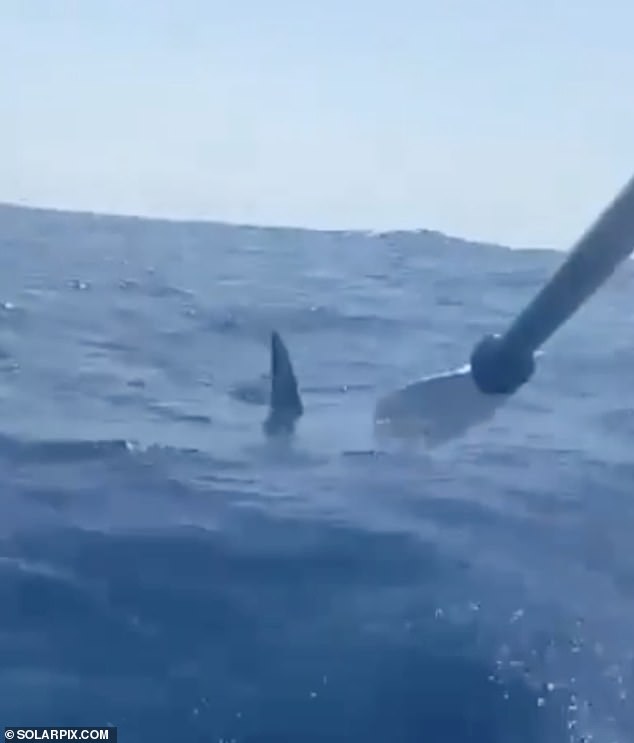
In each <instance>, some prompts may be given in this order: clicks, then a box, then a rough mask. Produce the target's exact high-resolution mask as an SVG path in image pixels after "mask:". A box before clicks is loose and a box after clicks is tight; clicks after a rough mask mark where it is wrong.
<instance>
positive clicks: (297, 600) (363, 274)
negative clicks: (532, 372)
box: [0, 208, 634, 743]
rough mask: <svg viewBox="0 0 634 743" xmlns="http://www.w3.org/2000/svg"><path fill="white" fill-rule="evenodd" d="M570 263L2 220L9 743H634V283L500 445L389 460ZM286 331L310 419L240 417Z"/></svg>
mask: <svg viewBox="0 0 634 743" xmlns="http://www.w3.org/2000/svg"><path fill="white" fill-rule="evenodd" d="M560 260H561V254H557V253H554V252H550V251H531V250H525V251H510V250H507V249H505V248H503V247H496V246H488V245H475V244H469V243H466V242H461V241H459V240H452V239H449V238H446V237H444V236H442V235H440V234H436V233H431V232H420V233H394V234H383V235H372V234H361V233H325V232H324V233H316V232H309V231H301V230H290V229H289V230H273V229H267V230H263V229H256V228H247V227H244V228H238V227H229V226H223V225H214V224H207V225H205V224H175V223H167V222H151V221H143V220H132V219H116V218H104V217H94V216H89V215H67V214H61V213H58V214H56V213H51V212H38V211H28V210H15V209H11V208H2V209H0V302H1V304H0V414H1V426H0V473H1V478H2V486H3V487H2V497H1V499H0V509H1V510H0V606H1V612H0V724H4V725H9V724H10V725H57V724H77V725H79V724H86V725H101V724H107V723H109V724H113V725H117V726H118V728H119V735H120V740H122V741H153V743H158V742H159V741H166V742H167V741H170V742H171V743H173V742H174V741H184V742H185V741H209V742H213V743H217V742H218V741H223V743H229V741H235V742H236V743H237V742H239V743H247V742H249V743H256V742H257V743H265V742H266V743H286V742H291V741H292V742H293V743H311V742H313V741H364V742H365V743H372V742H373V741H377V742H378V741H381V743H385V742H386V741H389V742H390V743H391V742H392V741H393V742H394V743H409V741H412V742H414V741H417V742H418V741H439V742H440V743H462V742H463V741H465V742H466V741H469V742H475V741H478V743H497V742H498V741H499V742H500V743H528V742H529V741H540V743H541V742H545V743H550V742H551V741H553V742H556V741H557V742H558V741H582V740H586V741H589V740H594V741H601V742H605V743H614V742H615V741H633V740H634V733H633V731H634V710H633V707H632V696H633V695H634V680H633V674H634V621H633V620H634V550H632V534H633V528H634V492H633V490H634V488H633V483H634V455H633V453H632V438H633V436H634V392H633V391H632V389H633V388H632V378H633V373H634V334H633V330H632V327H633V326H632V323H633V322H634V313H633V306H634V305H633V304H632V302H633V300H632V297H633V296H634V273H633V271H632V267H631V266H630V265H628V266H626V267H625V268H623V269H621V270H620V271H619V273H618V274H617V275H616V276H615V277H614V278H613V280H612V281H611V282H610V284H609V286H607V287H606V288H605V289H604V290H603V291H602V292H601V293H600V294H598V295H597V296H596V297H595V298H594V299H593V300H592V302H591V303H590V304H589V305H588V306H587V307H586V308H584V309H583V310H582V311H581V312H580V313H579V314H578V315H577V316H576V317H575V318H574V319H573V320H572V321H571V322H570V323H569V325H567V326H566V327H565V328H564V329H563V330H562V331H561V332H560V333H559V334H558V335H557V336H556V337H555V338H554V339H553V340H552V341H551V342H550V344H549V345H548V346H547V348H546V351H547V353H546V355H545V356H544V357H543V358H542V359H540V362H539V369H538V372H537V374H536V376H535V377H534V379H533V380H532V382H531V383H530V384H529V385H527V386H526V387H525V388H524V389H523V390H522V391H521V392H520V393H519V394H518V395H517V397H516V398H515V399H514V400H513V401H512V402H511V404H509V405H508V406H507V407H505V408H503V409H502V410H501V411H500V412H499V414H498V415H497V416H496V417H495V418H494V420H493V421H492V422H491V423H489V424H487V425H485V426H483V427H481V428H478V429H475V430H473V431H472V432H471V433H469V435H467V436H465V437H464V438H462V439H461V440H459V441H456V442H453V443H450V444H448V445H446V446H444V447H441V448H439V449H437V450H433V451H425V450H424V449H423V448H420V447H418V448H417V447H412V446H411V445H401V444H398V443H397V442H395V443H394V445H390V444H389V443H388V444H383V443H381V445H379V444H377V442H376V441H374V439H373V430H372V413H373V408H374V404H375V401H376V399H377V397H378V396H379V395H380V394H381V393H384V392H386V391H390V390H392V389H394V388H396V387H397V386H399V385H400V384H403V383H405V382H408V381H410V380H412V379H415V378H417V377H419V376H422V375H426V374H430V373H434V372H437V371H442V370H444V369H447V368H453V367H455V366H458V365H461V364H463V363H464V361H465V360H466V357H467V354H468V353H469V352H470V350H471V348H472V346H473V344H474V342H475V341H477V340H478V339H479V337H480V336H481V335H482V334H483V333H485V332H489V331H492V330H499V329H502V328H503V327H504V325H505V323H506V321H508V320H509V319H510V318H511V317H512V315H513V313H514V312H515V311H516V310H517V309H518V308H519V307H520V306H521V305H522V303H523V302H524V301H525V300H527V299H528V298H529V297H530V296H531V295H532V294H533V292H534V291H535V290H536V289H537V288H538V287H539V286H540V283H541V282H542V281H543V280H544V279H545V278H546V277H548V276H549V275H550V274H551V273H552V271H553V270H554V269H555V267H556V266H557V265H558V264H559V262H560ZM272 328H277V329H278V330H279V331H280V332H281V333H282V335H283V337H284V338H285V340H286V342H287V345H288V347H289V349H290V351H291V354H292V356H293V359H294V363H295V368H296V372H297V374H298V377H299V380H300V384H301V387H302V391H303V398H304V404H305V408H306V415H305V417H304V418H303V419H302V421H301V422H300V425H299V428H298V431H297V435H296V437H295V440H294V441H293V442H291V443H288V444H286V445H284V444H273V443H271V442H267V441H266V440H265V438H264V436H263V434H262V430H261V422H262V420H263V419H264V416H265V412H266V410H265V408H264V407H262V406H261V405H257V404H252V403H249V402H247V401H245V399H244V396H242V395H240V394H237V393H236V389H240V386H241V385H247V386H248V385H249V384H251V382H253V381H254V380H255V381H256V382H257V380H258V379H259V378H260V376H261V374H263V373H265V372H266V371H267V369H268V338H269V332H270V330H271V329H272Z"/></svg>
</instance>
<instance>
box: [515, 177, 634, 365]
mask: <svg viewBox="0 0 634 743" xmlns="http://www.w3.org/2000/svg"><path fill="white" fill-rule="evenodd" d="M633 249H634V178H632V179H631V180H630V181H629V183H628V184H627V185H626V186H625V187H624V188H623V190H622V191H621V192H620V193H619V195H618V196H617V197H616V198H615V200H614V201H613V202H612V203H611V204H610V206H608V208H607V209H606V210H605V211H604V212H603V213H602V214H601V216H600V217H599V218H598V219H597V221H596V222H595V223H594V224H593V225H592V226H591V227H590V229H589V230H588V231H587V232H586V233H585V234H584V235H583V237H582V238H581V239H580V240H579V242H578V243H577V244H576V245H575V246H574V247H573V249H572V250H571V251H570V253H569V254H568V257H567V258H566V260H565V261H564V263H563V264H562V265H561V266H560V268H559V269H558V270H557V272H556V273H555V274H554V276H553V277H552V278H551V279H550V281H549V282H548V283H547V284H546V285H545V286H544V287H543V288H542V290H541V291H540V292H539V293H538V294H537V295H536V296H535V298H534V299H533V300H532V302H531V303H530V304H529V305H528V306H527V307H526V308H525V309H524V310H523V311H522V312H521V313H520V314H519V315H518V316H517V318H516V320H515V321H514V322H513V324H512V325H511V326H510V328H509V329H508V330H507V331H506V333H505V334H504V335H503V336H502V338H501V339H500V340H501V342H502V345H504V346H506V348H508V349H511V348H514V349H518V350H520V349H521V351H522V352H523V353H525V354H526V353H530V354H532V353H534V352H535V351H536V350H537V349H538V348H539V347H540V346H542V345H543V343H544V342H545V341H546V340H548V338H550V336H551V335H552V334H553V333H554V332H555V331H556V330H557V329H558V328H559V327H561V325H563V324H564V323H565V322H566V320H568V319H569V318H570V317H571V316H572V315H573V314H574V313H575V312H576V311H577V310H578V309H579V307H580V306H581V305H582V304H583V303H584V302H585V301H586V300H588V299H589V298H590V297H591V296H592V294H594V292H595V291H596V290H597V289H598V288H599V287H600V286H601V285H602V284H603V283H604V282H605V281H606V280H607V279H608V278H609V277H610V275H611V274H612V273H613V271H614V270H615V268H616V267H617V266H618V265H619V263H621V262H622V261H624V260H625V259H626V258H627V257H628V255H629V254H630V253H631V252H632V250H633Z"/></svg>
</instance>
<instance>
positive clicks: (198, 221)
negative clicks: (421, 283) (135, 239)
mask: <svg viewBox="0 0 634 743" xmlns="http://www.w3.org/2000/svg"><path fill="white" fill-rule="evenodd" d="M3 208H4V209H15V210H24V211H33V212H49V213H53V214H60V215H68V216H77V217H93V218H97V219H115V220H116V219H118V220H135V221H140V222H164V223H167V224H171V225H187V224H190V225H197V226H205V225H208V226H212V225H215V226H224V227H233V228H236V229H254V230H278V231H296V232H316V233H322V234H346V233H348V234H350V233H353V234H355V233H356V234H359V235H365V236H375V237H378V238H380V237H383V236H388V235H394V234H398V233H401V234H411V235H415V234H421V233H426V234H430V235H436V236H438V237H440V238H444V239H446V240H451V241H452V242H461V243H467V244H470V245H476V246H480V247H494V248H503V249H507V250H522V251H526V250H528V251H540V252H541V251H547V252H550V251H552V252H557V253H560V252H565V251H562V250H561V249H557V248H553V247H544V246H513V245H507V244H505V243H499V242H494V241H491V240H485V239H480V238H469V237H463V236H460V235H455V234H450V233H447V232H444V231H442V230H439V229H431V228H428V227H409V228H408V227H392V228H386V229H376V228H372V227H309V226H306V225H297V224H283V223H268V224H265V223H260V224H257V223H250V222H237V221H231V220H227V219H219V218H212V217H176V216H167V215H161V216H158V215H151V214H139V213H138V212H109V211H99V210H95V209H88V208H86V209H81V208H75V207H67V206H45V205H41V204H29V203H20V202H18V201H4V200H0V209H3Z"/></svg>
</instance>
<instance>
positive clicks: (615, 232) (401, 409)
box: [375, 178, 634, 443]
mask: <svg viewBox="0 0 634 743" xmlns="http://www.w3.org/2000/svg"><path fill="white" fill-rule="evenodd" d="M633 249H634V178H632V180H630V181H629V183H628V184H627V185H626V186H625V188H623V190H622V191H621V192H620V193H619V194H618V196H617V197H616V198H615V199H614V201H613V202H612V203H611V204H610V205H609V206H608V208H607V209H606V210H605V211H604V212H603V213H602V214H601V215H600V217H599V218H598V219H597V220H596V222H595V223H594V224H593V225H592V227H590V229H589V230H588V231H587V232H586V233H585V234H584V235H583V237H582V238H581V239H580V240H579V241H578V243H577V244H576V245H575V246H574V247H573V249H572V250H571V251H570V253H569V254H568V256H567V257H566V259H565V261H564V262H563V264H562V265H561V266H560V268H559V269H558V270H557V272H556V273H555V274H554V276H553V277H552V278H551V279H550V280H549V281H548V282H547V283H546V284H545V286H544V287H543V288H542V289H541V291H540V292H539V293H538V294H537V295H536V296H535V297H534V299H533V300H532V301H531V302H530V303H529V304H528V305H527V306H526V307H525V308H524V310H523V311H522V312H520V313H519V315H518V316H517V317H516V319H515V321H514V322H513V323H512V324H511V326H510V327H509V328H508V330H507V331H506V332H505V333H504V334H503V335H488V336H485V337H484V338H483V339H482V340H481V341H480V342H479V343H478V344H477V345H476V347H475V348H474V350H473V353H472V354H471V360H470V364H469V365H468V366H465V367H463V368H462V369H458V370H456V371H454V372H447V373H445V374H441V375H437V376H433V377H428V378H426V379H423V380H420V381H418V382H414V383H413V384H410V385H408V386H407V387H405V388H403V389H401V390H398V391H397V392H395V393H393V394H391V395H389V396H388V397H385V398H383V399H382V400H380V401H379V403H378V405H377V410H376V415H375V419H376V422H377V423H378V424H382V425H387V426H389V427H390V429H392V430H391V431H390V432H391V433H399V434H409V433H417V434H420V433H422V434H423V435H425V436H426V437H428V438H429V439H430V441H431V442H432V443H433V442H437V441H442V440H445V439H447V438H451V437H453V436H455V435H458V434H459V433H462V432H463V431H464V430H466V429H467V428H468V427H470V426H471V425H474V424H476V423H479V422H482V421H483V420H484V419H486V418H488V417H490V416H491V415H492V414H493V412H494V411H495V409H496V408H497V407H499V405H500V404H501V403H502V402H504V401H505V400H506V399H508V397H509V396H510V395H512V394H514V393H515V392H516V391H517V390H518V389H519V388H520V387H521V386H522V385H523V384H525V383H526V382H527V381H528V380H529V379H530V378H531V376H532V375H533V373H534V371H535V360H534V359H535V355H536V353H537V352H538V349H539V348H540V347H541V346H542V345H543V343H544V342H545V341H546V340H548V338H550V337H551V336H552V335H553V333H554V332H555V331H556V330H557V329H558V328H560V327H561V326H562V325H563V324H564V323H565V322H566V321H567V320H568V319H569V318H570V317H571V316H572V315H573V314H574V313H575V312H576V311H577V310H578V309H579V308H580V307H581V305H582V304H583V303H584V302H586V301H587V300H588V299H589V298H590V297H591V296H592V294H594V292H595V291H596V290H597V289H598V288H599V287H600V286H601V285H602V284H603V283H605V281H606V280H607V279H608V278H609V277H610V276H611V274H612V273H613V272H614V270H615V269H616V267H617V266H618V265H619V263H621V262H622V261H624V260H625V259H626V258H627V257H628V255H629V254H630V253H631V252H632V250H633Z"/></svg>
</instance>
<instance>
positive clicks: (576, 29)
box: [0, 0, 634, 249]
mask: <svg viewBox="0 0 634 743" xmlns="http://www.w3.org/2000/svg"><path fill="white" fill-rule="evenodd" d="M633 28H634V3H632V2H631V0H603V2H599V1H598V0H597V1H596V2H587V0H511V1H510V2H509V0H460V1H458V0H442V1H441V0H438V1H437V2H431V0H338V1H337V0H320V1H319V2H308V1H307V0H304V2H302V1H301V0H222V1H221V0H177V1H175V2H166V1H163V0H107V1H106V2H96V1H95V2H92V1H91V0H74V1H72V0H3V2H2V4H1V6H0V201H5V202H12V203H20V204H27V205H37V206H51V207H57V208H71V209H80V210H92V211H98V212H109V213H119V214H138V215H147V216H166V217H171V218H177V219H185V218H195V219H200V218H203V219H213V220H223V221H230V222H240V223H244V222H247V223H250V224H266V225H271V224H272V225H293V226H307V227H315V228H337V229H353V228H361V229H378V230H384V229H416V228H427V229H436V230H441V231H443V232H446V233H448V234H452V235H457V236H462V237H467V238H471V239H479V240H487V241H494V242H499V243H503V244H508V245H511V246H521V247H526V246H534V247H554V248H561V249H567V248H568V247H570V244H571V243H572V242H573V241H574V240H576V238H577V237H578V236H579V234H580V233H581V232H582V231H583V230H584V229H585V228H586V227H587V226H588V224H589V222H591V221H592V220H593V219H595V217H596V216H597V214H598V213H599V212H600V211H601V210H602V209H603V208H604V207H605V205H606V203H607V202H608V201H609V200H611V199H612V198H613V196H614V195H615V193H616V192H617V191H618V190H619V189H620V188H621V187H622V185H623V184H624V183H625V181H627V180H628V179H629V178H630V176H631V175H632V173H634V92H633V90H634V88H633V86H632V80H633V79H634V44H632V29H633Z"/></svg>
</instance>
